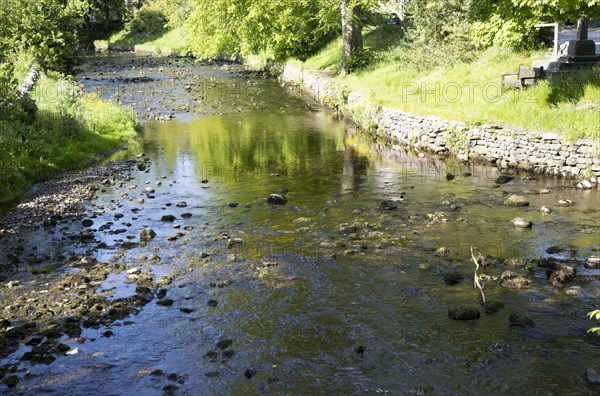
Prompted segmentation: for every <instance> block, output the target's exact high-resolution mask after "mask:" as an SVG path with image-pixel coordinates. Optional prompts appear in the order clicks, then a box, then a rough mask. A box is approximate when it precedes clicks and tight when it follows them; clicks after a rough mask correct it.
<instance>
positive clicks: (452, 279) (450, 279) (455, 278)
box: [442, 271, 464, 285]
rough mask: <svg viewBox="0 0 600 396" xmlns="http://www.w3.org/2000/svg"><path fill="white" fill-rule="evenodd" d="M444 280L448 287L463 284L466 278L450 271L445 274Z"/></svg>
mask: <svg viewBox="0 0 600 396" xmlns="http://www.w3.org/2000/svg"><path fill="white" fill-rule="evenodd" d="M442 279H444V283H446V284H447V285H455V284H457V283H460V282H462V280H463V279H464V276H463V274H461V273H460V272H458V271H450V272H447V273H445V274H444V276H443V277H442Z"/></svg>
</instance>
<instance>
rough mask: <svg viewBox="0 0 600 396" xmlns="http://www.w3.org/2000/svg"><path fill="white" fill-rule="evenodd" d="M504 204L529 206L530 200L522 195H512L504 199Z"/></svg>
mask: <svg viewBox="0 0 600 396" xmlns="http://www.w3.org/2000/svg"><path fill="white" fill-rule="evenodd" d="M504 205H506V206H514V207H520V206H529V201H528V200H527V198H525V197H524V196H522V195H511V196H510V197H508V199H507V200H506V201H504Z"/></svg>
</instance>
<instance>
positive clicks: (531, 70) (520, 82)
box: [500, 65, 544, 93]
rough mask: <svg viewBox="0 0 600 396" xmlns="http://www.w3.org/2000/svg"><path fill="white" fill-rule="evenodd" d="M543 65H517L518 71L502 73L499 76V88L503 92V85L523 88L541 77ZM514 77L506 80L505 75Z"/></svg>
mask: <svg viewBox="0 0 600 396" xmlns="http://www.w3.org/2000/svg"><path fill="white" fill-rule="evenodd" d="M543 72H544V68H543V67H529V66H523V65H519V72H518V73H509V74H503V75H501V76H500V89H501V92H502V93H504V87H512V88H519V89H525V88H527V87H529V86H531V85H533V84H535V83H536V82H537V80H540V79H541V78H542V74H543ZM511 76H512V77H516V79H510V80H507V79H506V77H511Z"/></svg>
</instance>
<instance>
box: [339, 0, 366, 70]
mask: <svg viewBox="0 0 600 396" xmlns="http://www.w3.org/2000/svg"><path fill="white" fill-rule="evenodd" d="M350 2H351V0H342V3H341V8H342V70H343V71H345V72H349V71H350V65H349V63H350V61H351V60H352V52H353V51H357V50H362V49H363V38H362V24H361V23H360V6H358V5H355V6H353V7H351V6H350Z"/></svg>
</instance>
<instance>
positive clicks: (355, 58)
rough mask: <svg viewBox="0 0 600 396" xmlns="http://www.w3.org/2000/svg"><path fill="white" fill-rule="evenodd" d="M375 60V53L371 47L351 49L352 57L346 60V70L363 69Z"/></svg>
mask: <svg viewBox="0 0 600 396" xmlns="http://www.w3.org/2000/svg"><path fill="white" fill-rule="evenodd" d="M376 61H377V53H376V52H375V51H373V50H372V49H371V48H368V47H365V48H363V49H361V50H354V51H352V57H351V58H350V59H349V60H348V64H347V66H348V71H349V72H355V71H358V70H361V69H364V68H366V67H367V66H368V65H369V64H372V63H374V62H376Z"/></svg>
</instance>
